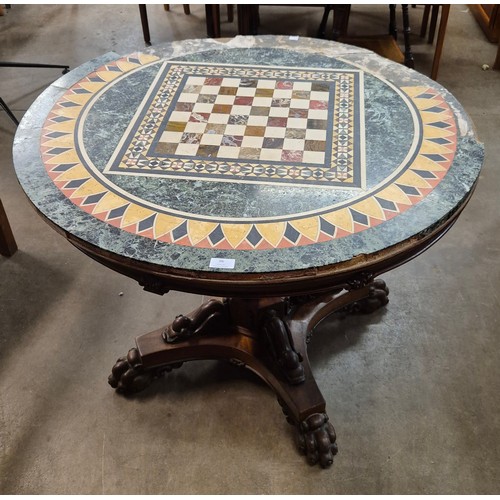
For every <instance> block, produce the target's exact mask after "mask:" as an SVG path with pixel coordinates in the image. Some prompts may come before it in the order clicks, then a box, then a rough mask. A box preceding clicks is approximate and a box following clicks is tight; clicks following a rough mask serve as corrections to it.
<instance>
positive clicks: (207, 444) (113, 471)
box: [0, 5, 500, 494]
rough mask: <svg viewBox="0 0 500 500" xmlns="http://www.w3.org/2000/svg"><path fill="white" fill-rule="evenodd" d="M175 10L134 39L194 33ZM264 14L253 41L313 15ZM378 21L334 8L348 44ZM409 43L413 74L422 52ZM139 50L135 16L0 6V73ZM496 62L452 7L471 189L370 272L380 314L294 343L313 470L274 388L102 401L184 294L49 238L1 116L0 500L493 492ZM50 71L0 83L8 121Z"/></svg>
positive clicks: (14, 74)
mask: <svg viewBox="0 0 500 500" xmlns="http://www.w3.org/2000/svg"><path fill="white" fill-rule="evenodd" d="M192 11H193V13H192V15H191V16H185V15H184V14H183V12H182V8H181V6H180V5H176V6H173V7H172V10H171V12H169V13H166V12H164V11H163V8H162V6H161V5H154V6H150V7H149V14H150V24H151V34H152V38H153V43H160V42H164V41H168V40H176V39H182V38H199V37H204V36H205V27H204V11H203V8H202V6H200V5H198V6H192ZM273 12H274V13H275V14H276V13H280V12H281V17H280V18H279V23H277V21H276V19H278V18H277V17H276V16H272V15H271V14H272V13H273ZM282 12H283V11H280V9H277V10H276V9H272V8H269V7H268V8H265V9H263V10H262V29H261V32H263V33H264V32H267V33H269V32H272V31H276V26H275V25H276V24H279V27H280V30H281V31H280V32H281V33H290V34H295V33H296V34H300V35H314V32H315V30H316V29H317V26H318V25H319V21H320V19H321V11H320V10H318V9H303V8H296V10H295V11H292V10H290V12H289V15H288V17H287V18H286V19H283V15H282ZM421 12H422V7H421V6H420V7H418V8H417V9H415V10H413V9H412V10H411V15H413V18H414V22H413V23H412V25H413V26H414V27H415V31H418V28H419V24H420V16H421ZM386 24H387V9H386V7H374V6H372V7H366V6H354V7H353V12H352V15H351V22H350V31H351V33H363V32H366V31H370V30H372V31H375V32H376V31H378V32H383V31H384V30H385V29H386ZM222 29H223V35H225V36H232V35H234V34H236V23H233V24H229V23H227V22H224V23H223V27H222ZM413 41H414V52H415V56H416V66H417V69H418V70H420V71H422V72H424V73H426V74H428V73H429V70H430V63H431V59H432V48H430V47H429V46H428V45H427V44H425V43H423V42H422V41H421V40H420V39H419V37H418V36H416V35H414V36H413ZM143 46H144V45H143V41H142V33H141V28H140V22H139V14H138V9H137V6H136V5H127V6H119V5H116V6H98V5H87V6H84V5H79V6H76V5H61V6H57V5H51V6H40V5H30V6H22V5H14V6H13V7H12V9H11V10H10V11H7V14H6V16H4V17H0V60H13V61H32V62H41V61H46V62H48V63H64V64H69V65H70V66H71V67H75V66H76V65H78V64H81V63H83V62H84V61H86V60H88V59H90V58H93V57H96V56H98V55H100V54H102V53H104V52H107V51H109V50H115V51H117V52H119V53H124V54H125V53H128V52H131V51H134V50H136V49H138V48H139V49H140V48H142V47H143ZM495 53H496V47H495V45H492V44H490V43H488V42H487V41H486V39H485V37H484V35H483V33H482V32H481V30H480V28H479V27H478V25H477V24H476V22H475V21H474V19H473V18H472V16H471V14H470V13H469V12H468V9H467V7H466V6H458V5H456V6H453V7H452V11H451V16H450V22H449V28H448V33H447V39H446V42H445V49H444V54H443V59H442V64H441V69H440V76H439V81H440V83H442V84H443V85H444V86H445V87H447V88H448V89H449V90H451V91H452V92H453V93H454V94H455V96H456V97H457V98H458V99H459V100H460V101H461V102H462V104H463V105H464V107H465V109H466V110H467V111H468V112H469V114H470V115H471V117H472V118H473V120H474V121H475V124H476V127H477V131H478V134H479V137H480V139H481V140H482V141H484V143H485V145H486V162H485V165H484V170H483V174H482V176H481V177H482V178H481V181H480V183H479V186H478V188H477V191H476V194H475V196H474V197H473V199H472V201H471V202H470V204H469V206H468V207H467V208H466V210H465V211H464V213H463V215H462V216H461V218H460V220H459V221H458V222H457V224H456V225H455V227H454V228H453V229H452V230H451V231H450V232H449V233H448V235H447V236H446V237H445V238H444V239H443V240H442V241H440V242H439V243H438V244H436V245H435V246H434V247H433V248H432V249H430V250H429V251H428V252H427V253H426V254H425V255H424V256H421V257H419V258H418V259H416V260H414V261H413V262H411V263H409V264H407V265H405V266H404V267H402V268H400V269H397V270H395V271H392V272H390V273H388V274H387V275H386V277H385V278H386V281H387V283H388V284H389V286H390V287H391V302H390V304H389V305H388V307H387V309H386V310H385V311H380V312H378V313H376V314H373V315H372V316H370V317H362V318H347V319H345V320H339V319H335V318H333V319H331V320H329V321H328V322H327V324H324V325H322V326H321V327H320V328H319V329H318V332H317V333H316V335H315V337H314V340H313V342H312V344H311V345H310V357H311V361H312V365H313V369H314V373H315V375H316V378H317V381H318V384H319V386H320V388H321V390H322V391H323V394H324V396H325V399H326V400H327V402H328V406H327V411H328V412H329V414H330V417H331V419H332V421H333V423H334V425H335V427H336V430H337V434H338V443H339V448H340V452H339V454H338V455H337V457H336V459H335V463H334V466H333V467H332V468H331V469H329V470H321V469H320V468H319V467H315V468H311V467H309V466H307V465H306V463H305V461H304V458H303V457H302V456H300V455H299V454H298V453H297V451H296V450H295V447H294V443H293V439H292V433H291V428H289V426H288V425H287V424H286V422H285V420H284V418H283V416H282V414H281V410H280V408H279V406H278V404H277V403H276V400H275V397H274V395H273V393H272V392H271V391H270V390H268V388H267V387H266V386H265V385H264V384H263V383H261V382H260V381H259V380H257V378H256V377H254V376H253V375H252V374H250V373H246V372H241V371H240V370H239V369H237V368H235V367H232V366H228V365H226V364H223V363H218V362H208V361H207V362H199V363H191V364H187V365H185V366H184V367H183V368H182V369H180V370H177V371H175V372H173V373H172V374H170V375H169V376H168V377H167V378H166V379H164V380H162V381H160V382H157V383H156V384H155V385H154V386H152V387H150V388H149V389H148V390H146V391H145V392H144V393H142V394H141V395H139V396H137V397H135V398H131V399H125V398H123V397H120V396H118V395H117V394H115V393H114V392H113V391H112V390H111V389H110V387H109V386H108V385H107V382H106V380H107V376H108V373H109V370H110V368H111V366H112V365H113V363H114V362H115V360H116V357H117V356H119V355H122V354H124V353H126V351H127V350H128V349H129V348H130V347H131V346H132V345H133V337H134V336H135V335H138V334H140V333H143V332H146V331H149V330H153V329H156V328H158V327H159V326H161V325H163V324H166V323H167V322H169V321H171V320H172V319H173V317H174V316H175V315H176V314H178V313H179V312H186V311H189V310H191V309H193V308H194V307H196V306H197V305H198V304H199V303H200V300H201V298H200V297H196V296H190V295H186V294H181V293H176V292H173V293H171V294H169V295H167V296H165V297H164V298H162V297H158V296H155V295H151V294H147V293H146V292H144V291H142V290H141V288H140V287H139V286H138V285H137V284H136V283H135V282H133V281H131V280H129V279H127V278H125V277H122V276H120V275H118V274H116V273H114V272H112V271H110V270H107V269H105V268H103V267H102V266H100V265H99V264H97V263H94V262H93V261H91V260H90V259H88V258H87V257H85V256H84V255H83V254H81V253H79V252H78V251H77V250H76V249H74V248H73V247H72V246H71V245H70V244H69V243H67V242H66V241H65V240H64V239H63V238H62V237H60V236H58V235H57V234H56V233H55V232H54V231H52V230H51V229H50V228H49V227H48V226H47V225H46V224H45V223H44V222H43V221H42V220H41V218H40V217H38V216H37V215H36V213H35V212H34V210H33V209H32V208H31V206H30V204H29V203H28V201H27V199H26V198H25V196H24V195H23V193H22V191H21V189H20V187H19V185H18V184H17V181H16V177H15V175H14V172H13V168H12V153H11V148H12V141H13V138H14V133H15V128H14V126H13V124H12V123H11V122H10V121H9V119H8V117H7V116H6V115H5V113H3V112H2V113H0V158H1V163H0V179H1V182H0V198H1V199H2V201H3V203H4V206H5V209H6V211H7V213H8V215H9V218H10V221H11V225H12V228H13V231H14V233H15V236H16V238H17V242H18V245H19V248H20V250H19V252H18V253H17V254H16V255H15V256H14V257H12V258H11V259H6V258H3V257H0V493H12V494H20V493H24V494H30V493H31V494H35V493H38V494H41V493H44V494H63V493H73V494H76V493H86V494H99V493H108V494H120V493H135V494H139V493H157V494H160V493H162V494H166V493H169V494H174V493H177V494H181V493H192V494H195V493H204V494H215V493H254V494H260V493H267V494H274V493H281V494H294V493H296V494H299V493H301V494H333V493H338V494H340V493H342V494H358V493H365V494H372V493H378V494H391V493H399V494H406V493H417V494H423V493H448V494H451V493H469V494H470V493H483V494H486V493H499V492H500V479H499V472H498V471H499V470H500V417H499V415H500V396H499V394H500V363H499V362H498V357H499V356H498V355H499V353H500V326H499V306H500V299H499V294H500V265H499V263H500V250H499V243H500V232H499V231H498V227H499V222H498V221H497V220H496V219H495V217H496V215H497V214H498V213H499V211H500V198H499V196H498V193H499V191H500V170H499V169H498V168H497V167H498V161H497V160H498V158H500V141H499V133H498V128H499V127H498V125H499V123H500V106H499V95H500V72H493V71H482V70H481V65H482V64H483V63H489V64H492V62H493V60H494V57H495ZM58 74H59V73H58V71H57V70H33V69H1V80H0V95H1V96H2V97H3V99H4V100H5V101H6V102H7V103H8V104H9V105H10V106H11V107H12V109H13V110H14V112H15V113H16V114H17V116H19V117H21V116H22V114H23V112H24V111H25V110H26V109H27V108H28V107H29V105H30V104H31V103H32V102H33V100H34V99H35V98H36V97H37V95H38V94H39V93H40V92H41V91H42V90H43V89H44V88H45V87H46V86H48V85H49V84H50V83H51V82H52V81H53V80H54V79H56V78H57V77H58ZM120 292H123V296H120V295H119V293H120Z"/></svg>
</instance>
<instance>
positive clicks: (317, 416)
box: [297, 413, 338, 468]
mask: <svg viewBox="0 0 500 500" xmlns="http://www.w3.org/2000/svg"><path fill="white" fill-rule="evenodd" d="M297 429H298V438H297V441H298V442H297V444H298V447H299V451H300V452H301V453H302V454H303V455H306V457H307V461H308V462H309V464H310V465H315V464H317V463H318V462H319V464H320V465H321V467H323V468H326V467H330V465H332V463H333V456H334V455H336V454H337V452H338V448H337V444H336V443H335V441H336V439H337V437H336V435H335V430H334V428H333V425H332V424H331V423H330V422H329V420H328V415H327V414H326V413H314V414H313V415H310V416H309V417H307V418H306V419H305V420H303V421H302V422H300V424H299V425H298V426H297Z"/></svg>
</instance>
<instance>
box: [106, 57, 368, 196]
mask: <svg viewBox="0 0 500 500" xmlns="http://www.w3.org/2000/svg"><path fill="white" fill-rule="evenodd" d="M361 75H362V73H361V72H360V71H359V70H341V71H339V70H321V71H319V70H317V69H313V70H297V69H294V68H269V67H265V66H262V67H258V66H242V65H238V66H236V65H213V64H212V65H208V64H192V63H173V62H164V63H163V64H162V65H161V66H160V68H159V69H158V74H157V77H156V78H155V80H154V81H153V83H152V85H151V87H150V89H149V90H148V92H147V93H146V96H145V98H144V100H143V102H142V103H141V106H140V107H139V109H138V110H137V113H136V114H135V116H134V119H133V121H132V123H131V125H130V127H129V128H128V129H127V131H126V133H125V135H124V137H123V138H122V140H121V141H120V143H119V145H118V147H117V149H116V151H115V153H114V155H113V157H112V158H111V160H110V162H109V163H108V165H107V167H106V170H105V172H106V173H115V174H116V173H118V174H129V175H137V174H142V175H150V176H151V175H165V176H170V177H178V176H185V177H187V178H200V179H204V180H211V179H212V180H219V181H223V180H229V181H230V182H248V183H261V182H267V183H269V182H278V183H291V184H293V185H299V184H304V185H308V184H321V185H324V186H336V185H342V186H352V187H361V180H362V178H363V177H364V176H363V174H362V169H363V168H364V164H363V156H364V155H363V153H364V128H363V113H364V110H363V100H362V96H363V94H362V76H361Z"/></svg>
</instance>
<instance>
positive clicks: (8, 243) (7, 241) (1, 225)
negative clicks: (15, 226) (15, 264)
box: [0, 200, 17, 257]
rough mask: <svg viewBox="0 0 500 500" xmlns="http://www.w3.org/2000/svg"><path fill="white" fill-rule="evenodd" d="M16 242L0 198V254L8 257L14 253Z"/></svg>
mask: <svg viewBox="0 0 500 500" xmlns="http://www.w3.org/2000/svg"><path fill="white" fill-rule="evenodd" d="M16 250H17V244H16V240H15V239H14V235H13V234H12V229H11V228H10V224H9V220H8V219H7V214H6V213H5V210H4V208H3V205H2V200H0V254H1V255H4V256H5V257H10V256H12V255H14V254H15V253H16Z"/></svg>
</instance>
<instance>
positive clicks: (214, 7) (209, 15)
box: [205, 3, 220, 38]
mask: <svg viewBox="0 0 500 500" xmlns="http://www.w3.org/2000/svg"><path fill="white" fill-rule="evenodd" d="M205 17H206V23H207V36H208V38H220V5H219V4H208V3H207V4H205Z"/></svg>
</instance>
